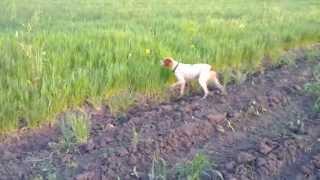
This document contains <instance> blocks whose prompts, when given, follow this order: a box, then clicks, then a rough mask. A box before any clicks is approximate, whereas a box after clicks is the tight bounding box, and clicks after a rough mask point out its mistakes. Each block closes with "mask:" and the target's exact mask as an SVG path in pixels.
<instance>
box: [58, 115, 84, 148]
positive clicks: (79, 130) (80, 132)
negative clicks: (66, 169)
mask: <svg viewBox="0 0 320 180" xmlns="http://www.w3.org/2000/svg"><path fill="white" fill-rule="evenodd" d="M59 125H60V130H61V133H62V144H63V146H64V149H67V150H68V149H70V148H71V147H72V146H73V145H74V144H83V143H86V142H87V141H88V139H89V136H90V121H89V118H88V116H87V115H85V114H84V113H67V114H66V116H65V118H64V119H63V120H62V121H61V122H60V124H59Z"/></svg>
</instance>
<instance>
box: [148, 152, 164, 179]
mask: <svg viewBox="0 0 320 180" xmlns="http://www.w3.org/2000/svg"><path fill="white" fill-rule="evenodd" d="M149 178H150V180H166V179H167V164H166V161H165V160H164V159H162V158H161V157H160V156H159V154H158V153H155V154H154V155H153V158H152V166H151V171H150V173H149Z"/></svg>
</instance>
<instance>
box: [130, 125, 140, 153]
mask: <svg viewBox="0 0 320 180" xmlns="http://www.w3.org/2000/svg"><path fill="white" fill-rule="evenodd" d="M131 143H132V147H133V149H134V150H136V149H137V145H138V143H139V132H138V131H137V130H136V128H135V127H133V128H132V142H131Z"/></svg>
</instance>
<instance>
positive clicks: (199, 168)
mask: <svg viewBox="0 0 320 180" xmlns="http://www.w3.org/2000/svg"><path fill="white" fill-rule="evenodd" d="M212 164H213V163H212V162H210V161H209V159H208V157H207V156H206V155H204V154H202V153H197V154H196V155H195V157H194V158H193V160H192V161H190V162H186V163H185V164H183V165H178V166H177V168H176V175H177V178H178V179H187V180H200V179H202V177H207V178H211V179H212V178H214V179H217V180H223V179H224V178H223V176H222V174H221V173H220V172H219V171H217V170H215V169H213V168H212Z"/></svg>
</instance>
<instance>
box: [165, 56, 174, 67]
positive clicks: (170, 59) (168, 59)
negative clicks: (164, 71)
mask: <svg viewBox="0 0 320 180" xmlns="http://www.w3.org/2000/svg"><path fill="white" fill-rule="evenodd" d="M162 64H163V66H164V67H167V68H170V67H171V66H172V64H173V62H172V58H170V57H167V58H165V59H164V60H163V62H162Z"/></svg>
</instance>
